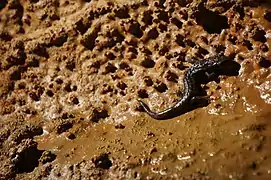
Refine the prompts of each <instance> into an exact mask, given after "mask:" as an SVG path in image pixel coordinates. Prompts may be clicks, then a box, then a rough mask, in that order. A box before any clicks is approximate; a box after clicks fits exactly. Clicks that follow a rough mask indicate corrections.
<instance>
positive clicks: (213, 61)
mask: <svg viewBox="0 0 271 180" xmlns="http://www.w3.org/2000/svg"><path fill="white" fill-rule="evenodd" d="M231 59H232V58H230V57H227V56H224V55H218V56H214V57H210V58H208V59H205V60H201V61H199V62H197V63H195V64H193V65H192V66H191V67H190V68H189V69H188V70H187V71H186V72H185V73H184V79H183V83H184V90H183V97H182V99H180V100H179V101H178V102H177V103H176V104H175V105H174V106H172V107H170V108H168V109H166V110H163V111H161V112H153V111H151V110H150V108H149V107H148V105H147V104H145V103H144V102H143V101H141V100H138V101H139V103H140V105H141V106H142V107H143V109H144V111H146V113H148V114H149V115H150V116H151V117H152V118H154V119H157V120H165V119H169V118H173V117H175V116H176V115H177V114H179V112H183V111H186V109H187V107H188V106H190V104H191V101H192V100H193V99H196V98H197V96H196V95H197V93H198V88H197V87H198V86H197V84H196V83H197V82H196V76H197V75H198V74H199V73H202V72H204V73H206V74H207V75H208V74H212V73H213V71H215V70H217V69H219V68H220V66H221V64H222V63H223V62H225V61H229V60H231Z"/></svg>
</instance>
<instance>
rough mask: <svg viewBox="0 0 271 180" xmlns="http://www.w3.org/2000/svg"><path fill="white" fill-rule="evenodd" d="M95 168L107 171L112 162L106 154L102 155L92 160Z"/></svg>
mask: <svg viewBox="0 0 271 180" xmlns="http://www.w3.org/2000/svg"><path fill="white" fill-rule="evenodd" d="M94 164H95V167H97V168H102V169H109V168H110V167H111V166H112V162H111V160H110V159H109V157H108V154H102V155H100V156H99V157H97V158H96V159H94Z"/></svg>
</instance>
